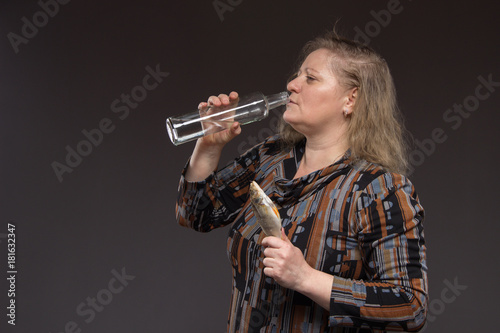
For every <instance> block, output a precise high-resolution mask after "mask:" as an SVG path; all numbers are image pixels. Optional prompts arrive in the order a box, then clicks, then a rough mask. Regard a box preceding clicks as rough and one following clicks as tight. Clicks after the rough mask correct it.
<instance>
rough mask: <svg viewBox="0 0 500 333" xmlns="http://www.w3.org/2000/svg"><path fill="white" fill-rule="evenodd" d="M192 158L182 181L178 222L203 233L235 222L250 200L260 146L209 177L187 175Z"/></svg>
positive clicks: (177, 208)
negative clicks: (193, 179)
mask: <svg viewBox="0 0 500 333" xmlns="http://www.w3.org/2000/svg"><path fill="white" fill-rule="evenodd" d="M188 165H189V161H188V163H187V164H186V166H185V167H184V169H183V171H182V174H181V179H180V182H179V188H178V195H177V203H176V205H175V213H176V218H177V222H178V223H179V224H180V225H182V226H185V227H188V228H192V229H194V230H196V231H200V232H208V231H211V230H213V229H215V228H219V227H222V226H225V225H228V224H230V223H231V222H233V220H234V218H235V217H236V215H237V214H238V213H239V212H240V210H241V208H242V207H243V205H244V204H245V203H246V201H247V199H248V187H249V185H250V182H251V181H252V180H253V179H254V178H255V170H256V169H257V167H258V165H259V146H257V147H254V148H253V149H251V150H249V151H247V152H246V153H245V154H243V155H242V156H240V157H239V158H237V159H235V160H234V161H233V162H232V163H229V164H228V165H227V166H225V167H224V168H223V169H221V170H220V171H214V172H213V173H212V174H210V175H209V176H208V177H207V178H206V179H205V180H203V181H200V182H189V181H187V180H186V178H185V174H186V171H187V167H188Z"/></svg>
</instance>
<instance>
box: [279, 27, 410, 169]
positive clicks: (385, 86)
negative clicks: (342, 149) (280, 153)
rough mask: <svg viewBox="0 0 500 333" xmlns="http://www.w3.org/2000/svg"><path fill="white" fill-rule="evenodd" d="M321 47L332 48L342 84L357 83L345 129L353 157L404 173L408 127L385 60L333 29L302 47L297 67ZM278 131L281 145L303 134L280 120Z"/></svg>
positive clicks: (292, 142) (348, 86) (291, 143)
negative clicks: (399, 106) (352, 105)
mask: <svg viewBox="0 0 500 333" xmlns="http://www.w3.org/2000/svg"><path fill="white" fill-rule="evenodd" d="M319 49H326V50H328V51H330V52H331V53H332V63H331V66H332V67H331V68H332V72H333V74H334V75H335V76H336V77H337V79H338V80H339V83H340V85H341V86H343V87H345V88H346V89H352V88H358V89H357V90H358V91H357V96H356V102H355V104H354V107H353V109H352V112H351V114H350V116H349V117H350V121H349V123H348V129H347V134H346V135H347V140H348V144H349V147H350V152H351V156H353V157H354V162H359V161H361V160H366V161H368V162H372V163H375V164H378V165H380V166H382V167H383V168H384V169H386V170H387V171H390V172H397V173H402V174H404V173H406V172H407V171H408V166H409V164H408V158H407V154H408V144H407V138H406V130H405V128H404V125H403V119H402V115H401V113H400V111H399V109H398V107H397V103H396V89H395V87H394V82H393V79H392V76H391V73H390V71H389V67H388V66H387V63H386V62H385V60H384V59H383V58H382V57H380V56H379V55H378V54H377V53H376V52H375V51H374V50H373V49H371V48H369V47H368V46H365V45H362V44H360V43H357V42H355V41H352V40H349V39H346V38H344V37H341V36H339V35H338V34H337V33H336V32H335V31H332V32H328V33H326V34H325V35H323V36H320V37H317V38H315V39H314V40H311V41H309V42H308V43H307V44H306V45H305V46H304V48H303V49H302V54H301V57H300V58H299V62H298V66H300V65H301V64H302V62H303V61H304V60H305V59H306V58H307V56H308V55H309V54H311V53H312V52H314V51H316V50H319ZM279 132H280V136H281V140H282V141H283V144H284V146H285V147H290V146H294V145H296V144H297V143H298V142H300V141H301V140H303V139H304V136H303V135H302V134H301V133H299V132H297V131H296V130H294V129H293V128H292V126H290V125H289V124H287V123H285V122H284V121H283V119H281V123H280V127H279Z"/></svg>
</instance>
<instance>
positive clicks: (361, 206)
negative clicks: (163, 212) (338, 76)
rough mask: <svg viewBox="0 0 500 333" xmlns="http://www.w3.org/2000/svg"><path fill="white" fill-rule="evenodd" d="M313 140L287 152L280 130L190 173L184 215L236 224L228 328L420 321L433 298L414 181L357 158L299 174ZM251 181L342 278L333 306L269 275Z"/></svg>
mask: <svg viewBox="0 0 500 333" xmlns="http://www.w3.org/2000/svg"><path fill="white" fill-rule="evenodd" d="M304 146H305V145H304V142H302V143H300V144H298V145H297V146H295V147H294V148H292V149H289V150H287V151H283V150H282V149H281V147H280V145H279V140H278V137H277V136H274V137H271V138H268V139H267V140H266V141H264V142H263V143H261V144H259V145H257V146H255V147H254V148H252V149H251V150H249V151H248V152H246V153H245V154H243V155H242V156H241V157H239V158H238V159H236V160H235V161H234V162H233V163H230V164H229V165H228V166H226V167H225V168H223V169H221V170H219V171H217V172H214V173H212V174H211V175H210V176H209V177H208V178H207V179H205V180H204V181H201V182H188V181H186V180H185V178H184V174H185V171H186V168H185V169H184V171H183V173H182V176H181V180H180V184H179V193H178V201H177V205H176V216H177V221H178V222H179V223H180V224H181V225H183V226H186V227H189V228H192V229H194V230H196V231H200V232H207V231H210V230H213V229H215V228H219V227H223V226H226V225H230V227H229V235H228V236H229V237H228V240H227V253H228V257H229V261H230V263H231V265H232V272H233V286H232V297H231V303H230V311H229V319H228V332H240V333H243V332H266V333H267V332H330V333H331V332H381V331H384V330H396V331H407V330H410V331H414V330H418V329H420V328H421V327H422V326H423V325H424V323H425V318H426V312H427V311H426V309H427V298H428V297H427V267H426V262H425V260H426V255H425V243H424V233H423V226H422V222H423V219H424V211H423V208H422V206H421V205H420V203H419V200H418V197H417V193H416V192H415V189H414V187H413V185H412V183H411V182H410V181H409V180H408V179H407V178H405V177H404V176H402V175H399V174H393V173H388V172H385V171H384V170H383V169H382V168H381V167H379V166H377V165H374V164H371V163H368V162H357V163H354V162H353V159H352V158H351V157H350V156H346V157H344V158H343V159H342V160H340V161H339V162H337V163H335V164H333V165H330V166H328V167H326V168H324V169H321V170H317V171H315V172H313V173H311V174H309V175H306V176H303V177H301V178H297V179H293V177H294V175H295V173H296V171H297V169H298V166H299V163H300V160H301V158H302V155H303V153H304ZM346 155H349V154H346ZM252 180H255V181H256V182H257V183H258V184H259V185H260V187H261V188H262V189H263V190H264V191H265V192H266V194H267V195H268V196H269V197H270V198H271V199H272V200H273V202H274V203H275V204H276V205H277V207H278V210H279V213H280V215H281V218H282V225H283V227H284V229H285V233H286V235H287V236H288V238H289V239H290V240H291V242H292V243H293V244H294V245H295V246H296V247H298V248H299V249H300V250H301V251H302V253H303V254H304V258H305V260H306V261H307V262H308V263H309V265H311V266H312V267H313V268H315V269H317V270H320V271H323V272H326V273H329V274H332V275H333V276H334V280H333V281H334V282H333V285H332V289H331V296H330V309H329V311H327V310H325V309H324V308H322V307H321V306H319V305H318V304H316V303H315V302H313V301H312V300H311V299H309V298H308V297H306V296H304V295H302V294H300V293H298V292H296V291H294V290H292V289H287V288H284V287H281V286H280V285H279V284H278V283H276V282H275V281H274V280H273V279H272V278H269V277H266V276H265V275H264V273H263V268H264V266H263V263H262V260H263V258H264V255H263V248H262V246H261V245H260V244H261V241H262V239H263V237H265V234H264V233H263V232H262V229H261V228H260V227H259V225H258V223H257V222H256V219H255V216H254V214H253V212H252V209H251V205H250V201H249V196H248V188H249V183H250V182H251V181H252Z"/></svg>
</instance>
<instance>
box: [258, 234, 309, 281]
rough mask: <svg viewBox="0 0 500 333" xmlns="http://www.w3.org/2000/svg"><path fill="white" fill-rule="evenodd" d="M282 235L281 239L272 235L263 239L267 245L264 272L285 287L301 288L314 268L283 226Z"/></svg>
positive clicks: (264, 244)
mask: <svg viewBox="0 0 500 333" xmlns="http://www.w3.org/2000/svg"><path fill="white" fill-rule="evenodd" d="M281 235H282V237H281V239H280V238H278V237H272V236H270V237H265V238H264V239H263V240H262V245H263V246H265V247H266V249H265V250H264V256H265V258H264V260H263V263H264V266H265V267H264V274H265V275H266V276H269V277H272V278H273V279H274V280H275V281H276V282H278V283H279V284H280V285H281V286H283V287H285V288H290V289H294V290H300V289H301V286H302V284H303V283H304V282H305V281H307V275H308V274H309V273H310V271H311V270H312V269H313V268H312V267H311V266H309V264H308V263H307V262H306V260H305V259H304V255H303V254H302V251H301V250H300V249H299V248H298V247H296V246H294V245H293V244H292V242H290V240H289V239H288V237H287V236H286V235H285V231H284V230H283V228H282V229H281Z"/></svg>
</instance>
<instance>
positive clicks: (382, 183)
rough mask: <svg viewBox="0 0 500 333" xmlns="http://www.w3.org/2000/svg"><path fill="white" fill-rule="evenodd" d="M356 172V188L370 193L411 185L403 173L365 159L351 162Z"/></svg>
mask: <svg viewBox="0 0 500 333" xmlns="http://www.w3.org/2000/svg"><path fill="white" fill-rule="evenodd" d="M351 166H352V168H353V171H354V172H355V173H356V174H357V177H356V178H357V181H356V185H357V189H358V191H364V192H368V193H372V194H376V193H381V192H387V191H391V190H393V189H397V188H400V187H402V186H410V187H413V185H412V184H411V181H410V180H409V179H408V178H407V177H406V176H405V175H403V174H401V173H397V172H392V171H390V170H387V169H386V168H384V167H383V166H381V165H379V164H375V163H371V162H368V161H365V160H361V161H356V162H354V163H352V165H351Z"/></svg>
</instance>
